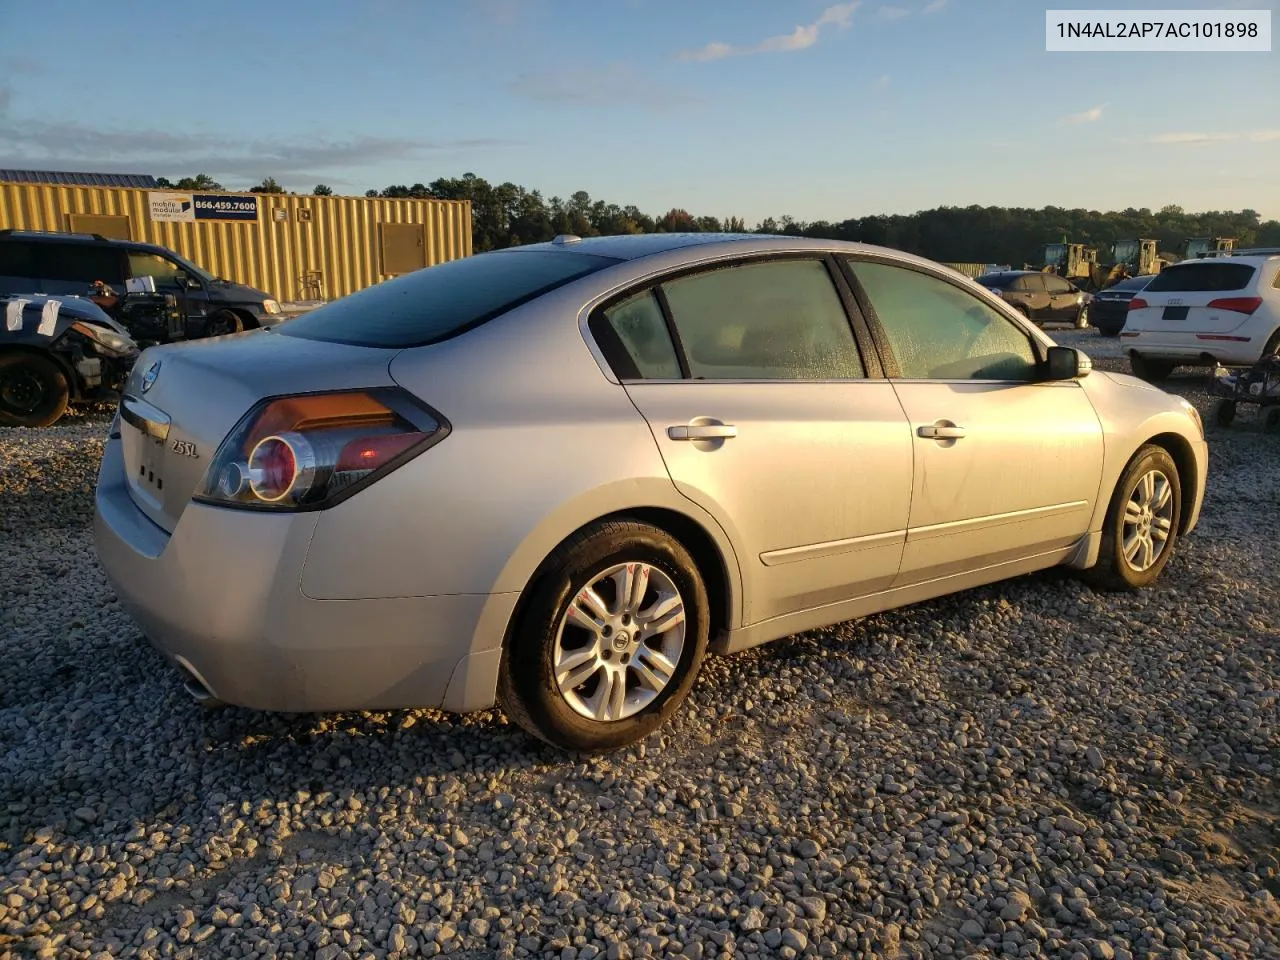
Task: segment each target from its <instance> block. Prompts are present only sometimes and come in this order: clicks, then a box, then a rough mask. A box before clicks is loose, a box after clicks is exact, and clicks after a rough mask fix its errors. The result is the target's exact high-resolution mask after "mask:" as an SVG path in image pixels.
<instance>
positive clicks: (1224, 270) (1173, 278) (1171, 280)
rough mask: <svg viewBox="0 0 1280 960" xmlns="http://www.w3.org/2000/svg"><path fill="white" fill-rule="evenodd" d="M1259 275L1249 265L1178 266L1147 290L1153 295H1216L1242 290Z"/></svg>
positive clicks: (1163, 272)
mask: <svg viewBox="0 0 1280 960" xmlns="http://www.w3.org/2000/svg"><path fill="white" fill-rule="evenodd" d="M1255 272H1256V271H1255V270H1254V268H1253V267H1252V266H1250V265H1249V264H1247V263H1206V262H1205V261H1198V262H1196V263H1187V264H1175V265H1174V266H1171V267H1165V268H1164V269H1163V270H1161V271H1160V272H1159V273H1157V274H1156V276H1155V279H1153V280H1152V281H1151V282H1150V283H1149V284H1147V290H1148V291H1149V292H1151V293H1164V292H1178V293H1196V292H1210V293H1217V292H1218V291H1220V290H1243V289H1244V288H1245V287H1247V286H1249V282H1250V281H1251V280H1253V275H1254V273H1255Z"/></svg>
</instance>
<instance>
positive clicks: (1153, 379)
mask: <svg viewBox="0 0 1280 960" xmlns="http://www.w3.org/2000/svg"><path fill="white" fill-rule="evenodd" d="M1175 366H1177V364H1174V363H1171V362H1170V361H1168V360H1152V359H1150V358H1149V357H1144V356H1142V355H1141V354H1139V353H1131V354H1129V369H1131V370H1132V371H1133V375H1134V376H1135V377H1139V378H1140V379H1142V380H1146V381H1147V382H1148V383H1158V382H1159V381H1161V380H1167V379H1168V378H1169V374H1171V373H1173V368H1174V367H1175Z"/></svg>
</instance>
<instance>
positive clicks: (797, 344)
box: [662, 259, 866, 380]
mask: <svg viewBox="0 0 1280 960" xmlns="http://www.w3.org/2000/svg"><path fill="white" fill-rule="evenodd" d="M662 289H663V292H664V293H665V295H666V298H667V304H668V306H669V307H670V310H671V317H672V320H673V321H674V323H675V327H676V332H677V334H678V335H679V338H680V343H681V346H682V347H683V348H684V352H685V357H686V359H687V360H688V364H689V375H690V376H691V377H694V378H700V379H705V380H859V379H863V378H864V377H865V376H866V371H865V369H864V368H863V365H862V358H861V356H860V355H859V354H858V348H857V345H856V344H855V342H854V339H853V330H852V328H851V327H850V326H849V318H848V316H847V314H846V313H845V310H844V304H843V303H842V302H841V300H840V295H839V294H838V293H837V292H836V288H835V284H834V283H833V282H832V280H831V275H830V274H829V273H828V271H827V267H826V264H825V263H823V262H822V261H821V260H810V259H802V260H771V261H765V262H761V263H745V264H739V265H736V266H731V267H723V268H720V269H717V270H711V271H708V272H706V273H699V274H694V275H692V276H688V277H682V278H680V279H678V280H671V281H669V282H667V283H664V284H663V285H662Z"/></svg>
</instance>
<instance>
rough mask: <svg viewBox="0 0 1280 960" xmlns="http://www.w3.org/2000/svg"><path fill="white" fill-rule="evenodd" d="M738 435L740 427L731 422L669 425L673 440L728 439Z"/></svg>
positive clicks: (668, 428) (670, 435)
mask: <svg viewBox="0 0 1280 960" xmlns="http://www.w3.org/2000/svg"><path fill="white" fill-rule="evenodd" d="M737 435H738V428H737V427H735V426H734V425H733V424H730V423H701V424H693V425H688V424H682V425H681V426H678V427H667V436H668V437H670V438H671V439H672V440H728V439H731V438H733V437H736V436H737Z"/></svg>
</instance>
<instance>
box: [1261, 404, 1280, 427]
mask: <svg viewBox="0 0 1280 960" xmlns="http://www.w3.org/2000/svg"><path fill="white" fill-rule="evenodd" d="M1262 432H1263V433H1280V407H1267V412H1266V413H1264V414H1263V415H1262Z"/></svg>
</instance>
